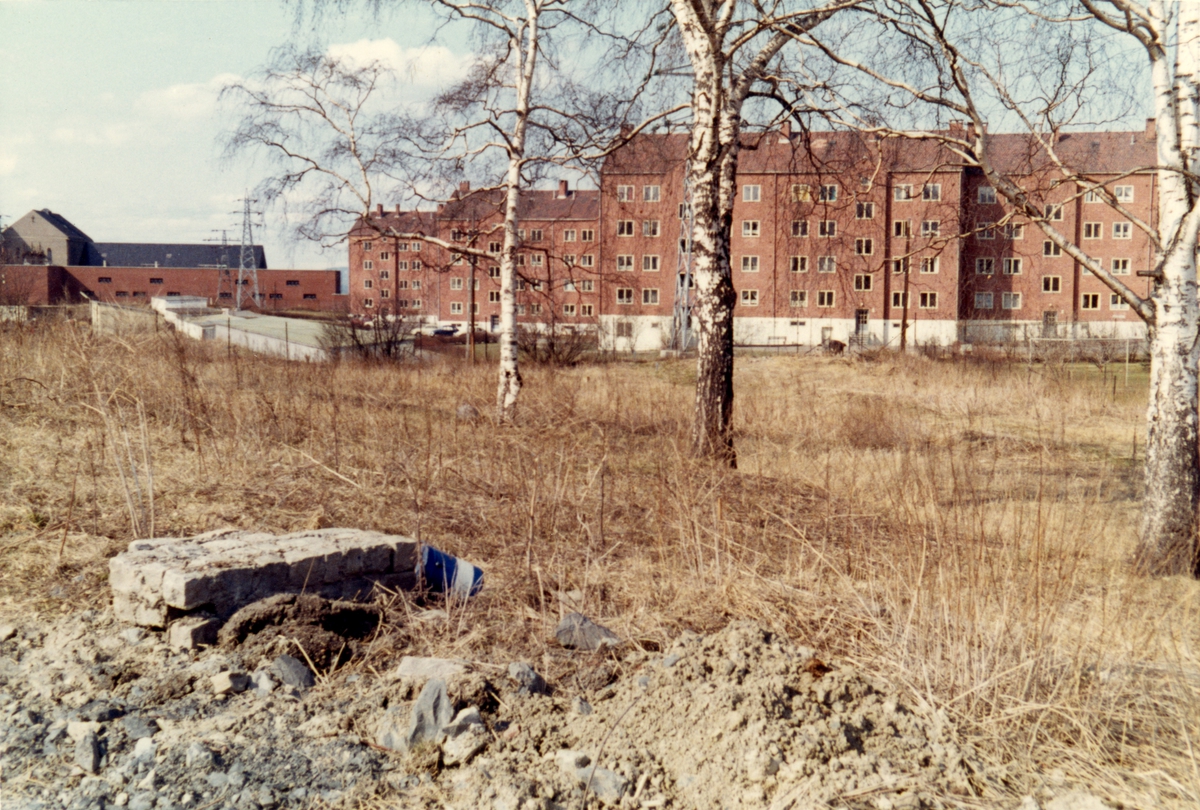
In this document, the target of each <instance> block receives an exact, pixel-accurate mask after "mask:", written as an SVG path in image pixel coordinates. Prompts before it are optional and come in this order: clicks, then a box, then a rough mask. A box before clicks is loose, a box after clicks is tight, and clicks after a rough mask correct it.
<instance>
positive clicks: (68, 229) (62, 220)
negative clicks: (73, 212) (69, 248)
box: [26, 208, 92, 242]
mask: <svg viewBox="0 0 1200 810" xmlns="http://www.w3.org/2000/svg"><path fill="white" fill-rule="evenodd" d="M29 214H37V215H38V216H40V217H41V218H42V219H44V220H46V222H48V223H50V224H51V225H53V226H54V227H55V228H57V229H58V230H59V231H61V232H62V234H63V236H66V237H67V238H68V239H79V240H82V241H84V242H90V241H92V238H91V237H90V236H88V235H87V234H86V233H84V232H83V231H81V230H79V229H78V228H76V227H75V226H74V225H72V224H71V221H70V220H68V219H67V218H66V217H64V216H63V215H62V214H56V213H54V212H53V211H51V210H50V209H49V208H43V209H41V210H40V211H36V210H35V211H30V212H29ZM29 214H26V216H28V215H29Z"/></svg>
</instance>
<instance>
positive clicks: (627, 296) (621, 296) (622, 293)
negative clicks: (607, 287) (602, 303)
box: [617, 287, 633, 304]
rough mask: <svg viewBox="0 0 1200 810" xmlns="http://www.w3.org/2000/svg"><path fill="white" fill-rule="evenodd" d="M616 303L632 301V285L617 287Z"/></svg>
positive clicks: (630, 302)
mask: <svg viewBox="0 0 1200 810" xmlns="http://www.w3.org/2000/svg"><path fill="white" fill-rule="evenodd" d="M617 303H618V304H632V303H633V288H632V287H617Z"/></svg>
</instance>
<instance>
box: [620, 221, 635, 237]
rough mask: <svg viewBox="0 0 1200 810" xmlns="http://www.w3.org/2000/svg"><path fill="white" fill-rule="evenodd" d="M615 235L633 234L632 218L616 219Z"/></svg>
mask: <svg viewBox="0 0 1200 810" xmlns="http://www.w3.org/2000/svg"><path fill="white" fill-rule="evenodd" d="M617 236H633V220H632V219H618V220H617Z"/></svg>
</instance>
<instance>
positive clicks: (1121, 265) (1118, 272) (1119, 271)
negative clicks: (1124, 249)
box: [1110, 259, 1130, 276]
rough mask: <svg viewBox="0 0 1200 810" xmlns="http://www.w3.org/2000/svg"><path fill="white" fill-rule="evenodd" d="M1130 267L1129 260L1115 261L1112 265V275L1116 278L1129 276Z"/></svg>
mask: <svg viewBox="0 0 1200 810" xmlns="http://www.w3.org/2000/svg"><path fill="white" fill-rule="evenodd" d="M1129 265H1130V261H1129V259H1113V260H1112V264H1111V265H1110V266H1111V267H1112V274H1113V275H1114V276H1127V275H1129Z"/></svg>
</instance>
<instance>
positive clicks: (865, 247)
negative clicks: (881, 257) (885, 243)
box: [854, 236, 875, 256]
mask: <svg viewBox="0 0 1200 810" xmlns="http://www.w3.org/2000/svg"><path fill="white" fill-rule="evenodd" d="M854 255H855V256H874V255H875V240H874V239H872V238H870V237H869V236H860V237H859V238H858V239H855V240H854Z"/></svg>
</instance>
